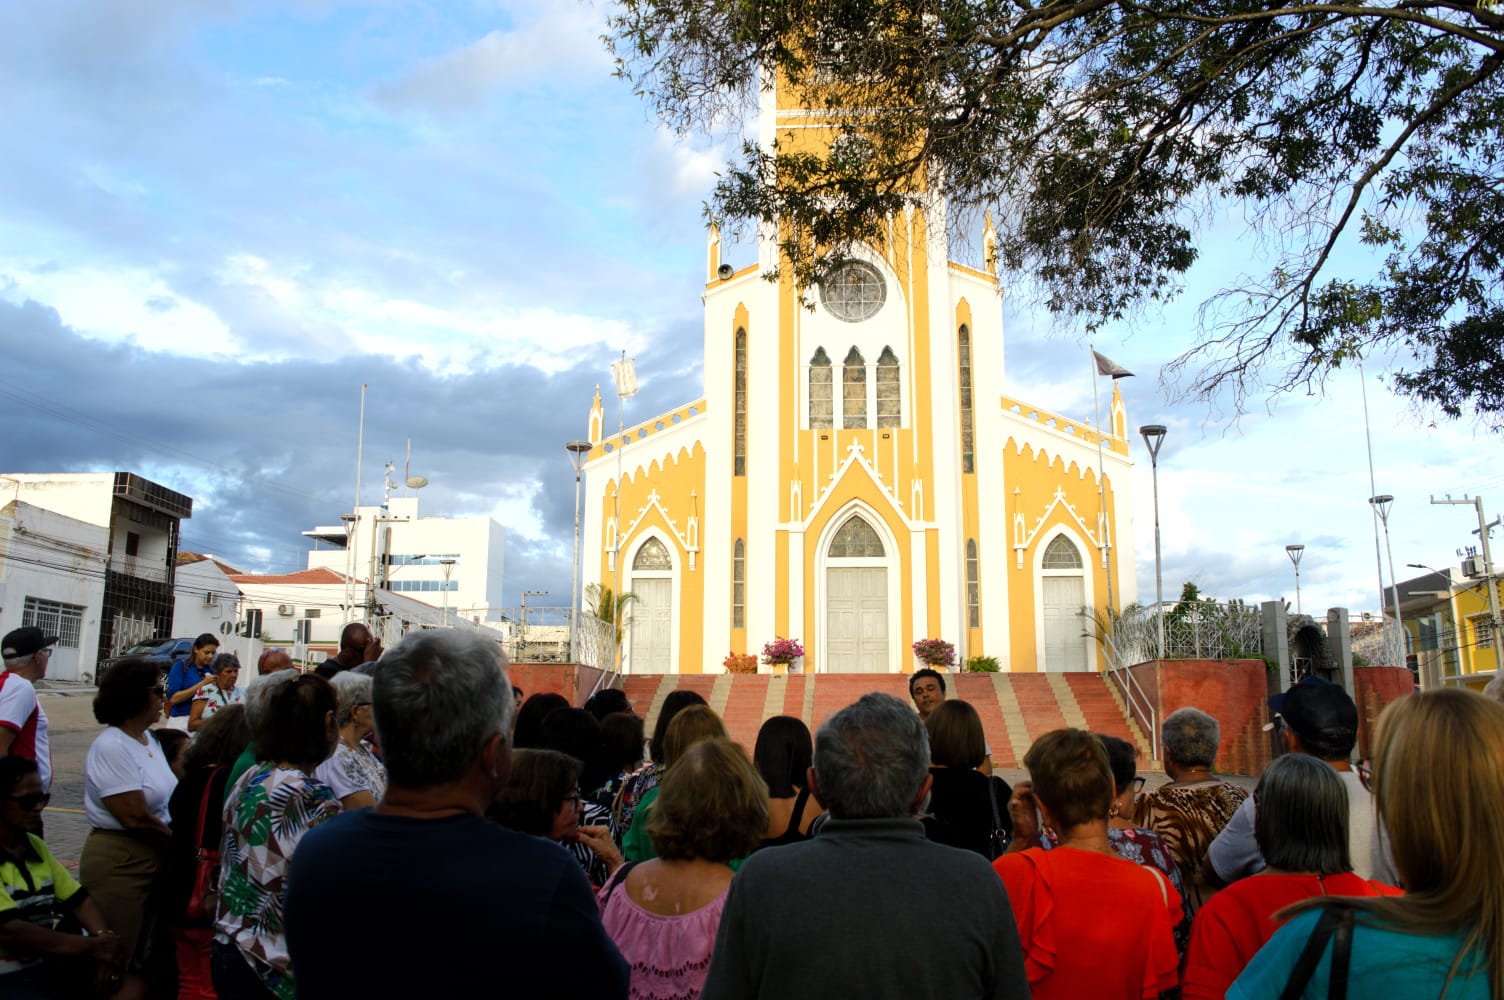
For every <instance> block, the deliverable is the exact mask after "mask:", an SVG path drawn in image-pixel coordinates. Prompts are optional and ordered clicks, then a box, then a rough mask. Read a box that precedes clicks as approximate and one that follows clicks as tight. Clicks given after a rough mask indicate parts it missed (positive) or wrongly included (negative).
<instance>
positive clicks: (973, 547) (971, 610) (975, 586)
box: [966, 538, 982, 628]
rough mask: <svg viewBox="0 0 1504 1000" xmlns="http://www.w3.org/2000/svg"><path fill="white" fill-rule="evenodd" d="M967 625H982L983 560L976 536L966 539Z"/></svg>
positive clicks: (970, 626)
mask: <svg viewBox="0 0 1504 1000" xmlns="http://www.w3.org/2000/svg"><path fill="white" fill-rule="evenodd" d="M966 627H967V628H981V627H982V582H981V560H980V559H978V558H977V540H976V539H975V538H968V539H966Z"/></svg>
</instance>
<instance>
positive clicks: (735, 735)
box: [623, 673, 1143, 770]
mask: <svg viewBox="0 0 1504 1000" xmlns="http://www.w3.org/2000/svg"><path fill="white" fill-rule="evenodd" d="M908 681H909V675H907V674H790V675H788V676H772V675H769V674H663V675H656V674H650V675H642V674H635V675H631V676H628V677H626V678H624V683H623V689H624V690H625V691H626V692H627V696H628V697H629V698H631V699H632V705H633V707H634V709H636V711H638V712H639V713H644V712H645V713H646V715H645V720H646V725H647V731H648V732H649V733H651V732H652V726H653V724H654V723H655V722H656V721H657V717H658V712H659V711H660V710H661V709H662V706H663V700H664V699H665V698H666V697H668V694H669V692H670V691H673V690H675V689H677V688H684V689H687V690H692V691H696V692H698V693H699V694H701V695H702V696H704V697H705V699H706V701H707V702H710V703H711V705H712V707H713V708H717V707H718V708H719V714H720V715H721V717H722V718H723V719H724V720H725V722H726V729H727V732H728V733H729V734H730V736H731V739H732V740H734V741H735V742H737V743H739V744H741V746H742V747H743V748H745V749H746V751H747V753H748V754H749V755H750V754H751V753H752V749H753V747H754V746H755V745H756V742H757V731H758V729H759V728H761V726H762V723H763V721H764V720H766V719H769V718H771V717H773V716H775V715H792V716H794V717H796V718H800V719H803V720H804V722H805V724H806V725H808V726H809V728H810V732H812V733H813V732H814V731H815V730H816V729H818V728H819V727H820V724H821V723H822V722H824V721H825V720H826V719H827V718H829V717H830V715H831V714H832V713H834V712H836V711H838V710H839V709H842V708H844V707H846V706H847V705H849V704H851V703H852V702H854V701H856V700H857V699H858V698H860V697H861V696H862V695H864V694H867V693H868V692H869V691H881V692H883V693H885V694H891V695H893V696H894V697H895V698H899V699H902V700H903V701H905V702H908ZM1110 683H1111V681H1110V680H1109V679H1108V678H1106V677H1105V676H1104V675H1102V674H1095V673H1061V674H1010V673H997V674H950V675H947V677H946V684H947V688H948V693H949V695H950V696H951V697H952V698H960V699H962V700H964V701H967V702H969V703H970V704H971V705H972V706H973V707H974V708H976V710H977V714H978V715H979V716H981V719H982V729H983V731H984V732H985V733H986V734H987V742H988V743H989V744H990V745H991V747H992V762H993V765H994V766H995V767H998V768H1006V769H1009V770H1012V769H1017V768H1021V767H1023V755H1024V753H1025V752H1026V751H1027V750H1028V748H1029V745H1030V744H1031V743H1032V742H1033V741H1034V740H1035V739H1037V738H1038V737H1039V736H1041V735H1043V734H1044V733H1047V732H1049V731H1050V730H1052V729H1060V728H1062V727H1065V726H1069V725H1074V726H1077V727H1081V726H1085V727H1086V728H1088V729H1091V730H1092V731H1094V732H1101V733H1109V734H1111V735H1113V736H1121V737H1123V738H1124V739H1129V740H1132V741H1133V742H1135V743H1136V744H1138V745H1139V746H1140V747H1141V748H1142V747H1143V740H1142V737H1141V735H1139V734H1138V733H1137V732H1136V731H1135V728H1134V727H1133V726H1132V725H1131V723H1130V720H1128V719H1126V718H1125V717H1124V714H1123V710H1122V708H1121V706H1120V705H1119V703H1118V702H1117V701H1116V700H1114V698H1113V696H1112V692H1111V690H1110V689H1109V688H1108V685H1109V684H1110Z"/></svg>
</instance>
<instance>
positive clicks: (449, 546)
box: [303, 497, 506, 621]
mask: <svg viewBox="0 0 1504 1000" xmlns="http://www.w3.org/2000/svg"><path fill="white" fill-rule="evenodd" d="M341 517H342V520H343V523H341V524H336V525H320V526H318V527H315V528H310V529H309V530H307V531H305V532H303V534H304V536H305V537H308V538H311V539H313V540H314V544H315V548H314V550H313V551H311V552H309V553H308V568H309V569H310V570H312V569H327V570H330V571H332V572H334V573H337V574H339V575H340V576H342V577H346V578H348V579H350V580H353V581H356V584H355V586H353V587H352V589H351V593H350V595H349V599H348V600H347V602H346V603H364V602H366V601H368V600H369V596H368V593H367V589H366V588H367V586H368V583H367V581H373V580H374V581H375V585H376V587H377V589H381V590H387V591H390V592H392V593H394V594H406V595H410V596H412V597H413V598H415V599H417V600H419V601H422V602H424V603H426V604H431V605H435V606H438V607H440V608H442V607H445V606H447V607H448V609H449V611H450V614H451V615H452V616H454V618H455V619H458V618H463V619H464V620H466V621H476V620H480V621H496V620H498V619H500V617H501V609H502V607H503V605H504V603H505V602H504V600H503V594H502V559H503V554H504V553H503V549H504V546H505V541H506V531H505V529H504V528H502V526H501V525H500V524H498V523H496V521H494V520H492V519H491V518H489V517H486V516H483V515H482V516H479V517H423V516H421V515H420V514H419V512H418V498H417V497H393V498H391V499H390V500H388V501H387V503H386V504H385V505H382V506H373V507H358V508H356V511H355V513H354V514H353V515H342V516H341ZM446 597H447V600H446Z"/></svg>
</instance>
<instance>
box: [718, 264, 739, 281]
mask: <svg viewBox="0 0 1504 1000" xmlns="http://www.w3.org/2000/svg"><path fill="white" fill-rule="evenodd" d="M735 273H736V268H734V267H732V266H731V265H730V264H722V265H721V266H720V267H718V268H716V269H715V275H716V277H717V278H720V279H721V280H722V281H725V280H726V279H727V278H729V277H731V276H732V275H733V274H735Z"/></svg>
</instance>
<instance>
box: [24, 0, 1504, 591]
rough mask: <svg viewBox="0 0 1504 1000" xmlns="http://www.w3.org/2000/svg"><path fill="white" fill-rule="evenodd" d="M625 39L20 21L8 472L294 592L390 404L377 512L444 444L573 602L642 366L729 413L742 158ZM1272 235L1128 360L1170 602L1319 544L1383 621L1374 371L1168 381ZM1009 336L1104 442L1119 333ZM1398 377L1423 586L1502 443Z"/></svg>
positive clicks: (1381, 441)
mask: <svg viewBox="0 0 1504 1000" xmlns="http://www.w3.org/2000/svg"><path fill="white" fill-rule="evenodd" d="M601 21H602V12H601V10H600V9H599V8H598V7H597V6H592V5H591V4H588V3H577V2H575V0H546V2H543V3H539V2H536V0H469V2H466V0H460V2H454V3H439V2H432V3H425V2H421V0H369V2H363V3H362V2H354V0H352V2H340V0H285V2H281V3H273V2H257V3H252V2H249V0H245V2H237V0H215V2H212V3H211V2H208V0H153V2H151V3H146V4H137V5H122V4H119V3H113V2H105V0H49V2H48V3H45V4H42V3H25V4H7V5H0V114H3V118H4V120H5V122H6V126H7V127H6V128H5V129H4V130H3V132H0V346H3V351H4V356H5V358H6V369H7V371H8V374H9V377H7V378H6V379H5V380H4V381H3V383H0V418H3V420H4V424H5V426H6V428H7V434H6V442H7V443H6V446H5V448H4V451H3V453H0V455H3V457H0V467H3V470H4V471H26V472H43V471H90V470H103V469H130V470H135V471H139V472H141V473H142V474H144V475H146V476H148V477H150V478H152V479H155V480H157V481H159V482H162V483H164V484H166V485H169V486H171V487H173V488H175V489H178V490H181V491H183V492H185V493H188V494H190V495H192V496H193V497H194V499H195V513H194V517H193V519H192V520H191V521H190V522H188V523H187V525H185V529H184V533H183V544H184V547H186V548H190V549H194V550H197V551H205V552H212V553H214V554H216V555H218V556H221V557H222V558H224V559H227V560H229V561H231V562H235V563H238V564H240V565H242V566H245V567H247V568H250V569H255V570H268V571H287V570H291V569H295V568H299V567H301V566H302V565H303V561H304V556H303V552H304V546H303V539H302V538H301V537H300V536H299V532H300V531H301V530H303V529H304V528H307V527H311V526H312V525H314V524H328V523H331V522H333V521H334V520H335V518H336V517H337V516H338V514H339V512H340V511H343V510H348V509H349V506H350V503H351V500H352V495H353V492H354V486H355V479H356V475H355V444H356V432H357V417H358V411H359V401H360V386H361V384H362V383H366V384H368V385H369V386H370V390H369V397H368V408H367V418H366V436H365V440H366V450H365V455H366V461H365V467H364V468H365V472H364V476H363V479H362V488H363V493H364V496H365V497H366V498H367V499H369V498H370V497H371V496H373V495H375V494H376V492H377V490H378V487H379V483H380V480H381V467H382V463H383V462H385V461H386V460H388V459H394V460H396V461H397V462H398V464H399V467H400V464H401V461H402V453H403V449H404V443H405V441H406V440H407V439H408V438H411V439H412V447H413V471H414V472H415V473H421V474H423V475H426V476H428V477H429V479H430V480H431V482H432V485H430V486H429V487H428V488H427V489H426V490H425V491H424V493H423V497H424V507H425V511H426V512H427V513H430V514H449V515H469V514H478V513H487V514H490V515H491V516H493V517H495V518H496V519H497V520H498V521H500V522H501V523H502V524H503V525H505V526H506V528H507V530H508V532H509V535H508V552H507V566H506V576H507V582H506V589H507V594H508V601H509V602H513V603H515V600H516V595H517V593H518V592H519V591H521V590H524V589H526V590H548V591H550V592H551V593H552V594H554V595H557V597H558V601H557V602H558V603H560V604H565V603H567V600H568V599H567V596H564V595H567V593H568V589H569V587H568V581H569V551H570V544H571V538H572V524H573V515H572V507H573V499H574V484H573V474H572V472H571V470H570V466H569V463H568V459H567V457H566V455H565V452H564V450H563V443H564V442H565V441H566V440H569V439H571V438H576V437H582V436H584V431H585V420H586V414H587V411H588V407H589V403H590V399H591V395H592V391H593V388H594V386H595V385H596V384H598V383H604V384H609V381H610V373H609V367H608V366H609V364H610V362H611V361H612V360H613V359H614V358H615V357H617V356H618V355H619V353H620V352H621V351H622V350H626V351H627V352H629V353H630V354H632V355H635V356H636V358H637V364H638V373H639V377H640V379H641V382H642V394H641V395H640V396H639V397H638V398H637V399H636V400H634V402H633V407H634V409H635V410H636V411H637V413H638V414H639V415H640V417H646V416H647V415H649V414H650V413H656V412H658V411H659V410H662V409H666V408H668V407H669V406H671V405H674V404H677V403H681V402H686V401H688V400H690V399H693V398H695V397H696V396H697V395H699V394H700V393H701V391H702V389H701V381H702V378H701V369H700V364H699V358H700V329H701V327H700V301H699V295H700V292H701V290H702V288H703V267H704V246H705V244H704V229H703V223H702V221H701V214H700V213H701V203H702V201H703V198H704V197H705V195H706V193H707V192H708V190H709V187H710V184H711V181H712V178H713V175H714V171H715V170H716V168H717V166H718V165H719V164H720V163H721V162H722V161H723V160H724V158H725V155H726V152H725V148H724V147H723V146H718V145H717V144H716V143H715V142H714V141H712V140H709V139H704V138H691V139H679V138H676V137H674V136H671V135H669V134H667V133H666V132H665V131H664V130H663V129H661V128H660V127H659V126H657V125H656V123H655V122H653V121H652V120H651V119H650V117H649V115H648V113H647V111H646V108H645V106H644V105H643V104H642V103H640V102H639V101H638V100H637V99H636V98H634V97H633V96H632V95H631V93H630V90H629V88H628V87H627V86H626V85H625V84H623V83H621V82H620V81H618V80H615V79H613V78H612V77H611V66H610V63H609V60H608V59H607V57H606V55H605V53H604V51H603V49H602V46H601V44H600V42H599V40H598V38H599V35H600V33H601V31H602V24H601ZM973 236H974V234H973ZM1245 243H1246V240H1245V239H1244V238H1243V236H1242V232H1241V228H1240V227H1239V226H1238V225H1237V224H1236V223H1235V222H1234V221H1230V220H1224V221H1223V222H1221V223H1219V224H1217V225H1215V226H1214V227H1212V228H1211V229H1210V230H1209V231H1208V235H1207V242H1206V244H1205V246H1204V248H1203V262H1202V264H1201V265H1199V266H1198V269H1197V271H1196V272H1194V273H1193V274H1192V275H1191V276H1190V279H1189V281H1188V291H1187V295H1186V296H1185V297H1184V298H1183V299H1182V301H1181V302H1179V303H1177V304H1176V305H1174V306H1172V307H1171V308H1170V309H1168V310H1166V311H1165V312H1164V313H1162V314H1154V315H1150V316H1146V317H1143V318H1141V319H1139V320H1138V321H1137V323H1136V324H1135V325H1134V326H1133V327H1132V328H1129V327H1124V328H1123V329H1120V330H1114V331H1110V332H1108V333H1106V334H1101V335H1098V336H1097V338H1096V341H1095V342H1096V346H1097V348H1098V349H1099V350H1101V351H1102V352H1103V353H1104V354H1107V355H1108V356H1109V357H1111V358H1112V359H1113V360H1115V361H1117V362H1119V363H1120V364H1122V365H1124V366H1126V367H1127V368H1129V369H1131V370H1133V371H1135V372H1136V373H1138V377H1136V378H1133V379H1127V380H1125V381H1124V382H1123V383H1122V387H1123V390H1124V394H1125V397H1126V399H1127V402H1128V407H1129V420H1130V423H1131V424H1132V425H1134V426H1137V425H1139V424H1143V423H1164V424H1166V425H1168V427H1169V428H1170V431H1169V437H1168V439H1167V441H1166V443H1165V445H1164V450H1163V451H1162V453H1161V457H1160V466H1161V468H1160V506H1161V521H1162V523H1163V525H1164V567H1165V568H1164V577H1165V580H1166V584H1165V587H1166V590H1167V592H1169V593H1172V594H1173V593H1176V592H1178V590H1179V585H1180V583H1181V582H1183V581H1186V580H1194V581H1196V582H1197V583H1198V585H1200V586H1201V588H1202V590H1203V592H1205V593H1209V594H1212V595H1215V596H1217V597H1219V598H1224V599H1225V598H1230V597H1243V598H1245V599H1248V600H1261V599H1267V598H1270V597H1278V596H1285V597H1289V598H1292V599H1293V597H1294V577H1293V573H1292V571H1291V567H1290V563H1289V561H1288V559H1287V558H1286V556H1285V551H1284V546H1285V545H1286V544H1288V543H1291V542H1301V543H1303V544H1304V545H1305V546H1306V550H1305V557H1304V561H1303V562H1302V565H1301V590H1302V599H1303V600H1302V603H1303V605H1304V607H1305V609H1306V610H1307V611H1308V612H1309V611H1312V610H1317V609H1323V608H1325V607H1327V606H1329V605H1339V604H1340V605H1344V606H1348V607H1351V608H1353V609H1354V610H1355V611H1357V610H1363V609H1372V608H1375V607H1376V605H1377V594H1376V591H1377V588H1378V581H1377V570H1376V567H1375V560H1374V536H1373V531H1372V527H1371V520H1370V515H1369V508H1368V504H1367V503H1366V498H1367V497H1368V496H1369V495H1370V493H1371V491H1370V488H1369V482H1368V465H1367V458H1366V450H1365V448H1366V446H1365V436H1364V421H1363V411H1362V405H1361V401H1360V396H1359V387H1360V386H1359V381H1358V377H1357V374H1356V372H1351V373H1344V374H1343V375H1342V376H1341V377H1340V378H1338V379H1334V380H1333V381H1331V382H1329V383H1328V384H1327V386H1326V387H1325V391H1324V392H1321V393H1318V394H1315V395H1311V396H1307V395H1305V394H1303V393H1302V394H1299V395H1294V396H1279V397H1272V398H1266V397H1265V396H1257V397H1256V398H1255V399H1254V401H1253V405H1252V412H1251V413H1247V414H1245V415H1244V416H1242V417H1241V418H1240V419H1233V418H1232V417H1231V416H1230V414H1229V412H1228V410H1227V408H1226V407H1221V408H1218V407H1208V406H1207V405H1206V404H1204V403H1196V404H1187V403H1173V402H1171V400H1172V398H1173V396H1172V394H1171V393H1170V392H1169V391H1168V390H1167V388H1166V387H1164V386H1162V385H1161V384H1160V380H1159V372H1160V369H1161V366H1163V365H1164V364H1165V363H1166V362H1168V361H1169V360H1170V359H1171V358H1173V357H1174V356H1175V355H1176V354H1177V353H1179V352H1180V351H1182V350H1184V349H1185V348H1186V347H1188V346H1189V345H1190V344H1191V343H1192V342H1193V340H1194V336H1195V333H1194V331H1195V308H1194V307H1195V305H1196V303H1197V302H1198V301H1199V300H1200V298H1201V297H1202V296H1204V295H1205V294H1206V293H1209V292H1210V291H1212V290H1214V289H1216V288H1218V287H1220V286H1221V285H1222V283H1223V282H1225V281H1227V280H1229V279H1230V278H1231V277H1233V275H1234V273H1235V271H1236V270H1237V269H1240V268H1242V267H1245V266H1246V262H1247V260H1248V258H1249V255H1250V253H1251V250H1250V248H1249V247H1248V246H1246V245H1245ZM1005 324H1006V328H1007V330H1008V346H1007V352H1008V353H1007V361H1008V377H1009V381H1010V389H1011V391H1012V392H1013V393H1015V394H1017V395H1021V396H1024V397H1025V398H1028V399H1030V400H1032V401H1034V402H1036V403H1037V404H1038V405H1040V406H1043V407H1046V408H1049V409H1051V410H1055V411H1057V412H1062V413H1065V414H1068V415H1073V416H1083V417H1087V418H1089V417H1090V415H1091V380H1090V378H1089V368H1088V354H1087V347H1086V343H1085V342H1084V340H1082V339H1080V338H1079V337H1076V336H1074V335H1071V334H1069V333H1062V332H1060V331H1054V330H1051V329H1050V328H1049V325H1048V323H1047V322H1045V321H1044V320H1043V319H1042V318H1041V317H1040V316H1039V315H1038V314H1037V313H1036V312H1035V311H1034V310H1032V309H1030V308H1029V306H1028V303H1027V300H1026V298H1024V297H1017V298H1011V299H1010V300H1009V304H1008V305H1007V306H1006V307H1005ZM1384 371H1385V362H1384V359H1373V360H1372V362H1371V365H1370V368H1369V370H1368V376H1369V382H1368V390H1369V393H1368V395H1369V405H1370V410H1371V425H1372V431H1373V446H1374V464H1375V468H1376V473H1375V476H1376V485H1377V489H1378V491H1379V492H1387V493H1392V494H1394V495H1395V496H1396V498H1397V499H1396V502H1395V506H1394V511H1393V514H1392V515H1391V529H1392V535H1393V547H1394V559H1395V562H1396V564H1397V566H1399V568H1400V576H1401V578H1402V579H1403V578H1405V577H1406V576H1409V575H1413V574H1412V572H1411V571H1408V570H1405V569H1404V564H1405V563H1411V562H1416V563H1426V564H1430V565H1434V566H1445V565H1448V564H1450V563H1453V562H1455V556H1454V550H1455V549H1456V548H1457V547H1458V546H1462V545H1466V544H1469V543H1476V538H1474V537H1473V536H1472V535H1471V533H1470V532H1471V531H1472V530H1473V529H1474V528H1475V527H1476V522H1475V520H1473V517H1472V508H1471V507H1432V506H1430V505H1429V504H1428V503H1427V500H1428V497H1429V496H1430V495H1432V494H1435V495H1437V496H1441V495H1443V494H1446V493H1451V494H1454V495H1461V494H1463V493H1465V492H1469V491H1471V492H1481V493H1482V494H1483V495H1484V497H1485V501H1486V502H1491V503H1492V504H1493V507H1495V508H1504V472H1501V471H1500V470H1499V467H1498V464H1497V462H1495V461H1492V460H1491V456H1496V455H1497V453H1498V439H1497V438H1495V437H1489V436H1487V435H1485V434H1482V433H1478V432H1475V431H1474V430H1473V429H1472V427H1471V426H1467V425H1461V426H1459V425H1445V424H1443V425H1439V426H1432V425H1431V424H1430V423H1429V421H1428V420H1427V419H1426V418H1425V417H1424V416H1418V415H1416V414H1414V413H1412V412H1411V411H1410V410H1409V409H1408V408H1407V406H1406V405H1405V404H1404V403H1402V402H1399V401H1397V400H1396V399H1394V398H1393V397H1392V396H1390V395H1389V394H1388V392H1387V391H1386V389H1385V388H1384V385H1383V382H1382V377H1383V374H1384ZM1103 388H1104V390H1105V389H1106V382H1105V380H1104V382H1103ZM629 419H630V414H629ZM1135 447H1136V449H1137V454H1138V456H1139V457H1140V459H1141V464H1140V467H1139V469H1138V470H1137V473H1136V477H1135V481H1134V484H1133V485H1134V493H1135V503H1136V509H1137V510H1138V511H1139V512H1140V514H1139V517H1138V524H1137V527H1136V532H1135V533H1136V537H1137V549H1138V566H1137V576H1138V582H1139V593H1140V595H1141V598H1142V599H1144V600H1149V599H1152V595H1153V588H1154V557H1153V553H1154V546H1153V521H1152V514H1151V501H1152V494H1151V487H1150V472H1149V465H1148V461H1147V456H1146V455H1145V454H1143V452H1142V449H1141V448H1138V446H1137V442H1135ZM1490 491H1492V496H1490Z"/></svg>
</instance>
